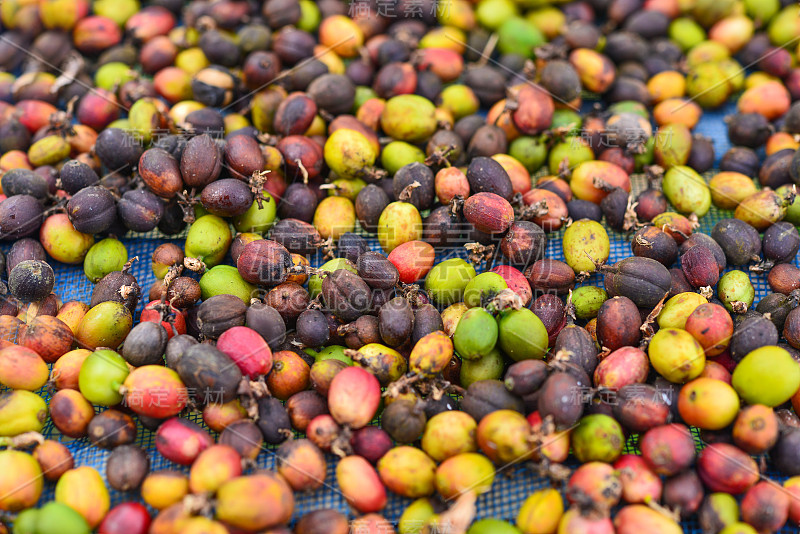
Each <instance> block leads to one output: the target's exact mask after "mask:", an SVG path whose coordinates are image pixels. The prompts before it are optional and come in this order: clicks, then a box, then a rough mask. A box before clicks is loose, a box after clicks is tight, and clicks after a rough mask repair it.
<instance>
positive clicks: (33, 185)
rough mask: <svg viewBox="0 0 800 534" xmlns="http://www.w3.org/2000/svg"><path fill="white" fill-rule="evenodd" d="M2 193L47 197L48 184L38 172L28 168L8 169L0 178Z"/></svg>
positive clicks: (8, 195)
mask: <svg viewBox="0 0 800 534" xmlns="http://www.w3.org/2000/svg"><path fill="white" fill-rule="evenodd" d="M0 184H2V188H3V194H4V195H6V196H7V197H12V196H16V195H30V196H32V197H34V198H38V199H40V200H41V199H44V198H47V194H48V193H49V186H48V184H47V180H45V179H44V177H42V176H41V175H40V174H37V173H35V172H33V171H32V170H29V169H9V170H7V171H5V172H4V173H3V176H2V178H0Z"/></svg>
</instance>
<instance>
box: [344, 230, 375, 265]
mask: <svg viewBox="0 0 800 534" xmlns="http://www.w3.org/2000/svg"><path fill="white" fill-rule="evenodd" d="M368 251H369V243H368V242H367V240H366V239H364V238H363V237H362V236H360V235H358V234H356V233H353V232H345V233H343V234H342V235H340V236H339V241H338V242H337V244H336V256H337V257H339V258H345V259H348V260H350V261H352V262H353V263H355V262H356V261H358V257H359V256H361V255H362V254H363V253H365V252H368Z"/></svg>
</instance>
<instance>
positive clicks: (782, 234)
mask: <svg viewBox="0 0 800 534" xmlns="http://www.w3.org/2000/svg"><path fill="white" fill-rule="evenodd" d="M761 250H762V252H763V253H764V258H765V259H766V260H768V261H771V262H773V263H790V262H791V261H792V260H793V259H794V258H795V256H797V251H798V250H800V233H798V231H797V228H796V227H795V225H793V224H792V223H788V222H777V223H775V224H773V225H772V226H770V227H769V228H767V229H766V230H765V231H764V238H763V239H762V241H761Z"/></svg>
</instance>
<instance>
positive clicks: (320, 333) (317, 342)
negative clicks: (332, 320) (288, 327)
mask: <svg viewBox="0 0 800 534" xmlns="http://www.w3.org/2000/svg"><path fill="white" fill-rule="evenodd" d="M296 328H297V339H298V340H299V341H300V342H301V343H302V344H303V345H305V346H307V347H312V348H313V347H321V346H323V345H324V344H325V343H327V342H328V338H329V337H330V332H329V330H328V320H327V319H326V318H325V314H324V313H322V312H321V311H319V310H306V311H304V312H303V313H301V314H300V316H299V317H297V326H296Z"/></svg>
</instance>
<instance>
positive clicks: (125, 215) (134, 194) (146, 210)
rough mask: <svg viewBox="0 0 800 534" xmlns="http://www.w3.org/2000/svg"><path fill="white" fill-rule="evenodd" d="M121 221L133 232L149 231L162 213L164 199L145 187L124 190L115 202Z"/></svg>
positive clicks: (156, 224)
mask: <svg viewBox="0 0 800 534" xmlns="http://www.w3.org/2000/svg"><path fill="white" fill-rule="evenodd" d="M117 213H118V214H119V218H120V219H122V223H123V224H124V225H125V227H126V228H128V229H129V230H133V231H134V232H149V231H151V230H153V229H154V228H155V227H156V226H158V223H159V221H161V217H162V216H163V215H164V201H163V200H161V199H160V198H158V197H157V196H156V195H154V194H153V193H151V192H150V191H148V190H147V189H136V190H134V191H126V192H125V194H124V195H122V198H121V199H120V200H119V202H118V203H117Z"/></svg>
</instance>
